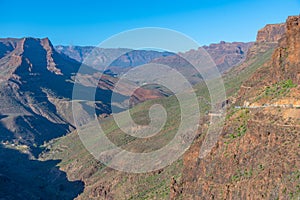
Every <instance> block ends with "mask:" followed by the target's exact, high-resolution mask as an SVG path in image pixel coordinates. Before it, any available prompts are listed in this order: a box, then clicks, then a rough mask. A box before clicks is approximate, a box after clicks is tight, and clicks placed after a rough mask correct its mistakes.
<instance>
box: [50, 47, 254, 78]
mask: <svg viewBox="0 0 300 200" xmlns="http://www.w3.org/2000/svg"><path fill="white" fill-rule="evenodd" d="M252 44H253V43H252V42H249V43H243V42H233V43H226V42H220V43H219V44H211V45H209V46H203V48H204V49H205V50H206V51H207V52H208V53H209V54H210V56H211V57H212V59H213V60H214V61H215V63H216V65H217V67H218V69H219V70H220V71H221V72H224V71H226V70H229V69H230V68H231V67H233V66H235V65H237V64H239V63H241V62H243V61H244V59H245V58H246V55H247V51H248V49H249V47H251V46H252ZM55 48H56V49H57V51H58V52H60V53H63V54H65V55H67V56H69V57H71V58H73V59H75V60H77V61H79V62H83V60H84V58H85V57H87V56H88V55H89V54H92V56H93V61H92V62H90V61H89V60H87V61H86V62H87V63H86V64H88V65H90V66H93V67H94V68H96V69H100V70H103V69H104V68H105V67H107V68H106V70H107V72H108V73H111V74H115V75H120V74H122V73H124V72H126V71H128V70H130V69H131V68H134V67H136V66H138V65H143V64H147V63H162V64H167V65H169V66H170V67H175V68H177V69H179V68H180V69H181V72H183V73H187V74H189V75H190V76H193V75H195V72H192V71H193V70H188V71H187V72H185V71H186V70H185V69H184V68H185V66H186V65H188V63H186V62H183V61H181V62H179V64H178V59H179V58H178V56H180V54H178V55H176V53H172V52H159V51H154V50H129V49H122V48H119V49H103V48H97V47H80V46H61V45H59V46H56V47H55ZM192 52H193V50H191V51H188V52H185V53H183V54H191V53H192ZM118 55H119V56H118ZM111 58H117V59H115V60H112V59H111ZM172 59H174V60H172ZM180 63H181V66H180ZM191 73H193V74H191ZM191 79H194V78H191ZM192 82H194V83H197V82H199V80H198V79H197V80H193V81H192Z"/></svg>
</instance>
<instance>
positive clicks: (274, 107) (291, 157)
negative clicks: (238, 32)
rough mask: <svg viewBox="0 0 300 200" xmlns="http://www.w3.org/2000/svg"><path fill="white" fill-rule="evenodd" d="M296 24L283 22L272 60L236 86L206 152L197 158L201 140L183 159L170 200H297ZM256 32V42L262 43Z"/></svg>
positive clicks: (299, 181) (299, 194)
mask: <svg viewBox="0 0 300 200" xmlns="http://www.w3.org/2000/svg"><path fill="white" fill-rule="evenodd" d="M299 19H300V17H298V16H297V17H296V16H295V17H289V18H288V19H287V22H286V24H285V26H286V33H285V34H284V35H283V37H282V38H281V39H280V40H279V46H278V47H277V48H276V50H275V51H274V53H273V56H272V57H271V58H270V59H268V60H267V61H266V62H265V63H264V64H263V65H262V67H260V68H258V69H257V70H256V71H255V72H254V74H253V75H251V76H250V77H249V78H248V80H247V81H245V82H244V83H243V85H242V86H241V87H240V90H239V91H238V93H237V94H236V95H235V98H233V101H232V103H231V105H230V106H229V108H228V114H227V121H226V125H225V127H224V130H223V134H222V136H221V137H220V139H219V141H218V143H217V145H216V146H215V148H214V149H213V150H212V151H211V153H210V154H209V155H208V156H207V157H205V158H204V159H199V156H198V155H199V151H200V146H201V143H202V141H203V136H201V137H200V138H199V139H198V140H197V141H196V142H195V144H194V145H193V147H192V148H191V149H190V151H189V153H187V154H186V155H185V157H184V170H183V176H182V177H183V181H182V182H181V183H174V181H173V186H172V187H173V188H175V189H173V191H174V190H175V191H176V192H174V193H173V197H174V198H175V199H176V198H182V199H299V197H300V190H299V187H300V179H299V177H300V176H299V173H300V171H299V166H300V163H299V144H300V140H299V133H300V126H299V123H300V115H299V107H298V106H299V103H300V102H299V64H300V63H299V44H300V41H299V39H300V37H299V33H300V25H299ZM279 26H280V27H281V26H282V25H279ZM271 27H272V31H271V32H273V33H275V34H276V33H277V32H278V31H276V30H274V25H273V26H271ZM275 27H276V26H275ZM265 29H266V30H267V33H270V26H267V27H266V28H265ZM275 29H276V28H275ZM280 29H282V28H280ZM262 32H263V31H260V32H259V36H258V41H257V43H260V42H261V41H263V42H268V41H266V40H264V39H262ZM266 38H269V39H270V42H274V38H279V37H277V36H276V37H274V36H273V35H272V36H270V35H268V36H266ZM297 47H298V48H297ZM204 134H205V133H203V135H204Z"/></svg>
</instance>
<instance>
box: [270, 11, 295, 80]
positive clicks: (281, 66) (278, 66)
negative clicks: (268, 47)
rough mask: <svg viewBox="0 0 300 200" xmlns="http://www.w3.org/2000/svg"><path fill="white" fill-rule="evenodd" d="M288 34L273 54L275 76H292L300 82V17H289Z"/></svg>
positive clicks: (276, 77) (277, 77)
mask: <svg viewBox="0 0 300 200" xmlns="http://www.w3.org/2000/svg"><path fill="white" fill-rule="evenodd" d="M286 29H287V31H286V34H285V37H283V38H282V39H281V41H280V44H279V48H277V49H276V51H275V53H274V55H273V63H272V65H273V67H274V70H273V78H274V79H280V78H290V79H292V80H293V81H294V82H295V83H298V84H300V67H299V63H300V19H299V17H295V16H293V17H289V18H288V20H287V23H286Z"/></svg>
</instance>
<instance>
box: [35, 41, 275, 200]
mask: <svg viewBox="0 0 300 200" xmlns="http://www.w3.org/2000/svg"><path fill="white" fill-rule="evenodd" d="M273 49H274V44H269V43H267V44H258V43H257V44H255V45H254V46H253V47H252V52H253V53H251V54H249V53H248V54H247V56H248V57H247V60H246V61H245V63H243V64H241V65H239V66H238V67H235V68H234V69H232V71H231V72H230V73H229V74H230V76H229V74H226V75H225V77H228V78H225V83H226V86H227V87H230V86H231V85H233V84H234V87H235V89H232V90H230V89H228V93H231V94H233V93H235V92H236V91H237V90H238V87H239V86H240V85H241V83H242V82H243V81H244V80H246V79H247V77H249V76H250V75H251V73H253V72H254V71H255V70H256V69H257V68H259V67H261V66H262V64H263V63H264V62H265V60H267V59H268V58H270V57H271V53H270V52H271V51H273ZM223 53H224V54H226V53H225V52H223ZM260 53H262V55H260ZM169 59H170V60H169ZM157 60H158V61H160V62H161V63H165V64H168V63H169V64H170V63H173V64H174V65H173V67H176V66H178V63H179V66H178V67H180V66H184V64H187V63H185V62H184V60H183V59H179V58H178V57H177V60H175V59H174V58H172V56H169V57H166V58H164V59H157ZM175 61H176V62H175ZM153 62H156V60H154V61H153ZM195 88H197V89H196V90H197V94H198V96H199V102H200V103H201V104H200V109H201V113H202V115H203V116H204V117H203V119H202V121H201V125H203V126H201V130H202V131H201V132H204V131H205V127H206V124H205V123H206V121H207V119H208V116H206V115H205V113H206V112H207V110H208V109H209V104H208V102H209V93H208V91H207V87H206V85H205V84H204V83H203V82H202V83H200V84H197V85H196V86H195ZM156 103H157V104H162V105H165V106H166V105H167V107H168V108H169V112H168V116H169V117H168V118H169V119H170V121H169V122H168V123H167V126H166V127H165V128H164V129H163V132H162V133H161V134H160V137H158V138H155V139H154V140H153V139H152V140H151V139H147V140H140V139H136V138H133V137H131V136H129V135H125V134H124V133H123V132H122V131H121V130H120V129H119V128H118V126H117V125H116V123H115V122H114V121H113V119H111V118H106V119H105V120H104V121H102V122H101V125H102V127H103V128H104V130H105V131H106V133H107V136H108V137H109V138H110V140H111V141H113V142H114V143H115V144H117V145H118V146H121V147H122V148H126V149H128V150H131V151H139V152H148V151H153V150H155V149H158V148H160V147H162V146H163V145H164V144H166V143H168V142H169V141H170V139H171V138H172V135H173V134H174V131H176V127H177V124H178V120H179V119H178V115H179V113H180V111H179V107H178V105H177V102H176V98H174V97H168V98H163V99H159V100H152V101H147V102H145V103H142V104H139V105H138V106H136V107H134V108H133V109H132V110H131V113H132V116H133V118H134V119H136V122H137V123H141V124H147V123H149V121H148V120H149V119H148V114H147V113H148V109H149V107H151V105H153V104H156ZM46 148H47V149H49V151H46V152H45V153H44V154H43V155H41V157H40V159H41V160H49V159H50V160H51V159H61V160H62V162H61V163H59V166H60V167H61V169H62V170H63V171H65V172H66V173H67V174H68V176H69V177H70V178H71V180H73V181H75V180H81V181H83V182H84V183H85V190H84V192H83V193H82V194H81V195H80V196H79V197H78V198H77V199H87V198H88V199H169V198H170V197H173V194H174V192H173V191H175V192H178V191H180V189H179V188H180V187H179V183H180V180H181V179H183V178H185V177H183V176H182V169H183V163H182V159H180V160H178V161H177V162H175V163H173V164H172V165H170V166H168V167H166V168H164V169H162V170H159V171H154V172H152V173H146V174H130V173H125V172H119V171H116V170H114V169H110V168H108V167H105V166H104V165H103V164H101V163H100V162H98V161H96V160H95V159H94V158H93V157H92V156H91V155H90V154H89V152H88V151H87V150H86V149H85V148H84V146H83V145H82V144H81V141H80V139H79V138H78V135H77V133H76V132H73V133H71V134H69V135H68V136H66V137H63V138H60V139H58V140H55V141H53V142H51V143H50V144H47V145H46ZM78 155H80V156H78ZM184 176H185V174H184ZM170 184H171V191H170ZM170 195H171V196H170Z"/></svg>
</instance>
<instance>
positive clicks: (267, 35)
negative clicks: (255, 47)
mask: <svg viewBox="0 0 300 200" xmlns="http://www.w3.org/2000/svg"><path fill="white" fill-rule="evenodd" d="M285 30H286V26H285V24H284V23H282V24H268V25H266V26H265V27H264V28H262V29H261V30H259V31H258V34H257V37H256V41H257V42H277V41H278V40H279V39H280V38H281V37H282V35H283V34H284V33H285Z"/></svg>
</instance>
